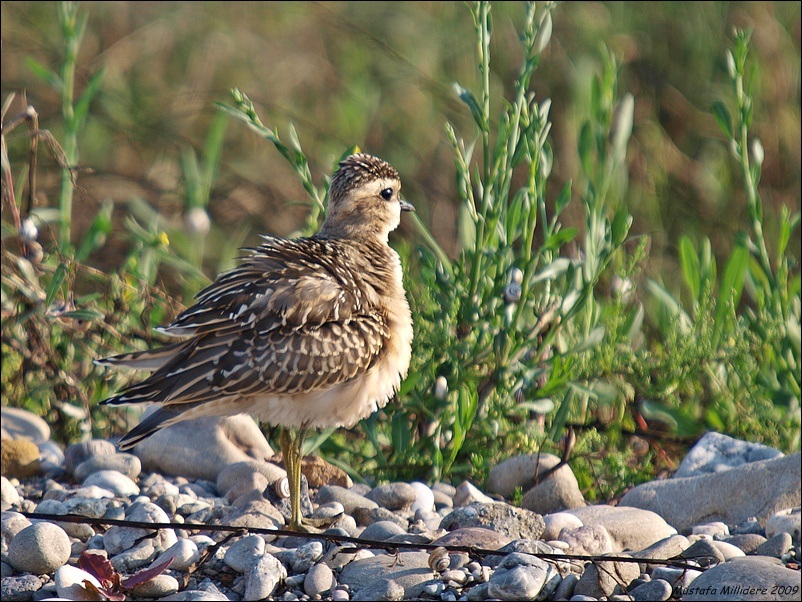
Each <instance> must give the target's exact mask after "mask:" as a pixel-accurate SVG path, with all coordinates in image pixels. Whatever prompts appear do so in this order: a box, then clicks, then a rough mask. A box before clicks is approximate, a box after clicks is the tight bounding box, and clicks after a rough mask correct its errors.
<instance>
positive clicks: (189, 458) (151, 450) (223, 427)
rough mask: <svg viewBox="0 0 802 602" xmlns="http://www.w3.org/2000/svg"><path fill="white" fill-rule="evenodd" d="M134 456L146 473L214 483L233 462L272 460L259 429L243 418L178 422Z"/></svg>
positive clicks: (140, 446)
mask: <svg viewBox="0 0 802 602" xmlns="http://www.w3.org/2000/svg"><path fill="white" fill-rule="evenodd" d="M146 415H147V413H146ZM134 453H135V454H136V455H137V456H139V459H140V460H141V461H142V467H143V469H145V470H148V471H154V472H160V473H162V474H167V475H177V476H182V477H185V478H187V479H192V478H200V479H208V480H211V481H214V480H216V479H217V475H218V474H219V473H220V471H221V470H222V469H223V468H225V467H226V466H228V465H229V464H232V463H234V462H242V461H245V460H267V459H269V458H271V457H273V450H272V449H271V447H270V445H269V444H268V443H267V440H266V439H265V437H264V435H263V434H262V432H261V431H260V430H259V427H257V426H256V423H255V422H254V421H253V419H252V418H250V417H249V416H246V415H244V414H239V415H237V416H226V417H223V418H218V417H210V418H197V419H195V420H186V421H183V422H179V423H177V424H174V425H172V426H168V427H167V428H163V429H160V430H158V431H156V432H155V433H154V434H153V435H151V436H150V437H148V438H147V439H145V440H143V441H142V442H141V443H139V444H138V445H137V446H136V447H134Z"/></svg>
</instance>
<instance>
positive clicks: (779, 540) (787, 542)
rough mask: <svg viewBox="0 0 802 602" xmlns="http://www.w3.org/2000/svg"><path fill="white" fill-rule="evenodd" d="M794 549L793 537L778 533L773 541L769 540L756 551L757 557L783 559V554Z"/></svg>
mask: <svg viewBox="0 0 802 602" xmlns="http://www.w3.org/2000/svg"><path fill="white" fill-rule="evenodd" d="M793 547H794V542H793V540H792V539H791V536H790V535H789V534H788V533H786V532H784V531H783V532H780V533H777V535H775V536H774V537H772V538H771V539H767V540H766V541H765V542H764V543H762V544H760V545H759V546H758V547H757V548H756V549H755V554H756V555H757V556H772V557H774V558H781V557H782V555H783V554H785V553H786V552H788V550H790V549H791V548H793Z"/></svg>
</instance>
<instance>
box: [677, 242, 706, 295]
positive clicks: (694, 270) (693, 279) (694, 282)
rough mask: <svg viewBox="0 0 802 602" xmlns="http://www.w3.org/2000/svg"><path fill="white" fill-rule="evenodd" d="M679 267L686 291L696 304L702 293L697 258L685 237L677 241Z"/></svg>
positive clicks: (690, 243)
mask: <svg viewBox="0 0 802 602" xmlns="http://www.w3.org/2000/svg"><path fill="white" fill-rule="evenodd" d="M679 265H680V268H681V269H682V275H683V277H684V278H685V284H687V285H688V289H689V290H690V292H691V298H692V299H693V300H694V301H695V302H697V303H698V302H699V301H700V299H699V295H700V293H701V291H702V279H701V275H700V272H699V257H698V255H696V249H694V248H693V243H692V242H691V239H690V238H688V237H687V236H682V237H681V238H680V239H679Z"/></svg>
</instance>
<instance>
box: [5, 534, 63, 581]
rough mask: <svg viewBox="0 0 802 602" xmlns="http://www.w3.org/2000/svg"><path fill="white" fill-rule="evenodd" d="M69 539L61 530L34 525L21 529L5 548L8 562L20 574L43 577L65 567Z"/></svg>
mask: <svg viewBox="0 0 802 602" xmlns="http://www.w3.org/2000/svg"><path fill="white" fill-rule="evenodd" d="M70 552H71V549H70V538H69V536H68V535H67V534H66V533H65V532H64V529H62V528H61V527H59V526H57V525H55V524H53V523H47V522H37V523H34V524H32V525H31V526H29V527H25V528H24V529H22V530H21V531H20V532H19V533H17V535H16V536H15V537H14V539H12V540H11V544H10V545H9V546H8V561H9V563H10V564H11V566H13V567H14V570H16V571H19V572H20V573H32V574H34V575H47V574H50V573H54V572H55V571H56V569H58V568H59V567H61V566H64V565H65V564H67V561H68V560H69V559H70Z"/></svg>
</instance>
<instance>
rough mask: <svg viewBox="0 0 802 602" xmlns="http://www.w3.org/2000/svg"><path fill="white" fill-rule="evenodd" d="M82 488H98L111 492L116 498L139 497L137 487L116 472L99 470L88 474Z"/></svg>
mask: <svg viewBox="0 0 802 602" xmlns="http://www.w3.org/2000/svg"><path fill="white" fill-rule="evenodd" d="M82 485H83V486H84V487H92V486H95V487H100V488H101V489H106V490H108V491H111V492H112V493H113V494H114V495H115V496H117V497H133V496H136V495H139V486H138V485H137V484H136V483H134V482H133V481H132V480H131V479H129V478H128V477H126V476H125V475H124V474H122V473H119V472H117V471H116V470H100V471H98V472H93V473H92V474H90V475H89V476H88V477H86V479H85V480H84V482H83V483H82Z"/></svg>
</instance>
